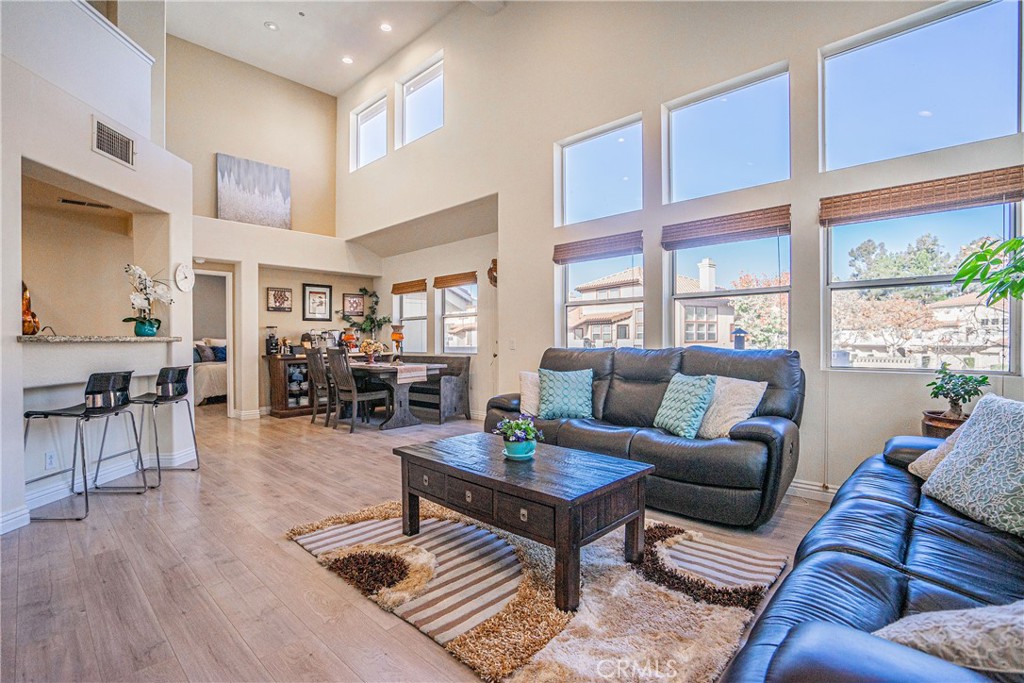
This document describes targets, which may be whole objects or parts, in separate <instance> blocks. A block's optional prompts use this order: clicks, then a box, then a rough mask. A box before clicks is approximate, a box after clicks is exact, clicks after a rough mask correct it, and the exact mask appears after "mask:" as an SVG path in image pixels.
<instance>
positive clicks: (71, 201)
mask: <svg viewBox="0 0 1024 683" xmlns="http://www.w3.org/2000/svg"><path fill="white" fill-rule="evenodd" d="M58 201H59V202H60V203H61V204H71V205H72V206H86V207H88V208H90V209H112V208H114V207H112V206H110V205H109V204H97V203H96V202H83V201H80V200H78V199H68V198H67V197H61V198H60V199H59V200H58Z"/></svg>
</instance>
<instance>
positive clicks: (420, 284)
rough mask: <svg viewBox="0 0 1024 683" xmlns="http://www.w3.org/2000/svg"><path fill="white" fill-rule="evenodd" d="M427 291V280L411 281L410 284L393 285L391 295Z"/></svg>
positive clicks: (397, 283)
mask: <svg viewBox="0 0 1024 683" xmlns="http://www.w3.org/2000/svg"><path fill="white" fill-rule="evenodd" d="M425 291H427V280H426V278H424V279H422V280H409V281H408V282H396V283H395V284H393V285H391V293H392V294H394V295H395V296H397V295H399V294H415V293H416V292H425Z"/></svg>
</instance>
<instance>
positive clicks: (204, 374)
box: [192, 339, 228, 405]
mask: <svg viewBox="0 0 1024 683" xmlns="http://www.w3.org/2000/svg"><path fill="white" fill-rule="evenodd" d="M217 342H223V344H226V341H224V340H218V339H198V340H196V342H195V343H196V344H204V343H205V344H206V345H207V346H218V345H220V344H218V343H217ZM192 373H193V385H194V387H195V388H194V390H193V394H194V395H195V402H196V404H197V405H198V404H200V403H202V402H203V401H205V400H206V399H208V398H214V397H218V396H226V395H227V393H228V364H227V361H200V362H193V363H192Z"/></svg>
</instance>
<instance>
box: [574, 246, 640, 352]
mask: <svg viewBox="0 0 1024 683" xmlns="http://www.w3.org/2000/svg"><path fill="white" fill-rule="evenodd" d="M607 258H609V259H611V258H618V257H615V256H609V257H607ZM634 258H635V259H636V260H637V261H638V262H639V267H640V268H641V269H643V267H644V255H643V253H638V254H635V255H634ZM590 260H592V261H603V260H605V259H590ZM571 265H573V264H571V263H567V264H565V265H556V266H555V269H556V270H558V271H559V272H558V277H559V278H560V280H561V289H562V306H561V314H562V319H561V335H562V338H561V339H560V340H559V339H556V340H555V344H556V346H557V345H559V344H561V347H560V348H576V347H570V346H569V342H570V341H572V340H573V339H574V333H572V332H570V330H569V308H570V307H575V308H579V307H580V306H613V305H616V304H629V305H631V306H633V307H634V308H633V310H634V311H635V310H636V305H637V304H639V305H640V315H641V316H642V315H643V310H644V309H643V305H644V296H643V293H642V292H641V294H640V296H627V297H623V298H621V299H594V300H593V301H589V302H587V301H582V302H581V301H576V302H573V301H572V300H571V299H570V298H569V293H570V292H571V291H572V290H571V289H570V288H569V278H568V277H566V268H568V267H569V266H571ZM633 267H636V266H635V265H634V266H633ZM640 288H641V289H642V290H646V285H644V284H641V285H640ZM640 325H641V326H642V325H643V322H640ZM612 326H613V327H614V326H615V324H614V323H613V324H612ZM556 329H557V328H556ZM636 331H637V328H636V321H635V320H634V327H633V341H634V344H633V346H631V347H630V348H634V349H636V348H639V349H645V348H647V347H646V346H644V336H643V328H642V327H641V328H640V336H639V337H638V336H637V334H636ZM613 336H614V330H613ZM584 337H586V333H584V334H583V337H579V338H577V341H579V340H582V339H583V338H584ZM611 341H613V342H614V341H617V340H615V339H613V340H611ZM637 343H639V344H640V346H637V345H636V344H637Z"/></svg>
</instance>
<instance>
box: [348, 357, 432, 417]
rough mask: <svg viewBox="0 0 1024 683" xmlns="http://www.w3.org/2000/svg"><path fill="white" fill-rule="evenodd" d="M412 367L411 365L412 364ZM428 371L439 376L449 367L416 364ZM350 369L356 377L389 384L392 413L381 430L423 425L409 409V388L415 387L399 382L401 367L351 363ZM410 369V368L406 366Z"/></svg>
mask: <svg viewBox="0 0 1024 683" xmlns="http://www.w3.org/2000/svg"><path fill="white" fill-rule="evenodd" d="M410 365H411V364H410ZM416 365H417V366H418V367H423V368H425V370H426V375H427V376H428V377H429V376H431V375H439V374H441V371H442V370H444V369H445V368H446V367H448V366H447V365H445V364H444V363H428V364H416ZM349 367H350V368H351V369H352V374H353V375H355V376H356V377H359V376H363V377H372V378H373V379H375V380H377V381H380V382H383V383H384V384H387V385H388V387H389V388H390V389H391V396H392V399H393V400H392V402H391V412H390V413H389V414H388V416H387V418H385V420H384V421H383V422H381V423H380V427H379V429H382V430H384V429H399V428H400V427H413V426H415V425H418V424H423V421H422V420H420V419H419V418H418V417H416V416H415V415H413V414H412V410H410V409H409V388H410V387H411V386H412V385H413V382H411V381H399V380H400V379H401V378H400V377H399V371H398V368H399V367H400V366H399V365H392V364H391V363H366V362H358V361H355V360H353V361H351V362H350V363H349ZM406 367H410V366H406Z"/></svg>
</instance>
